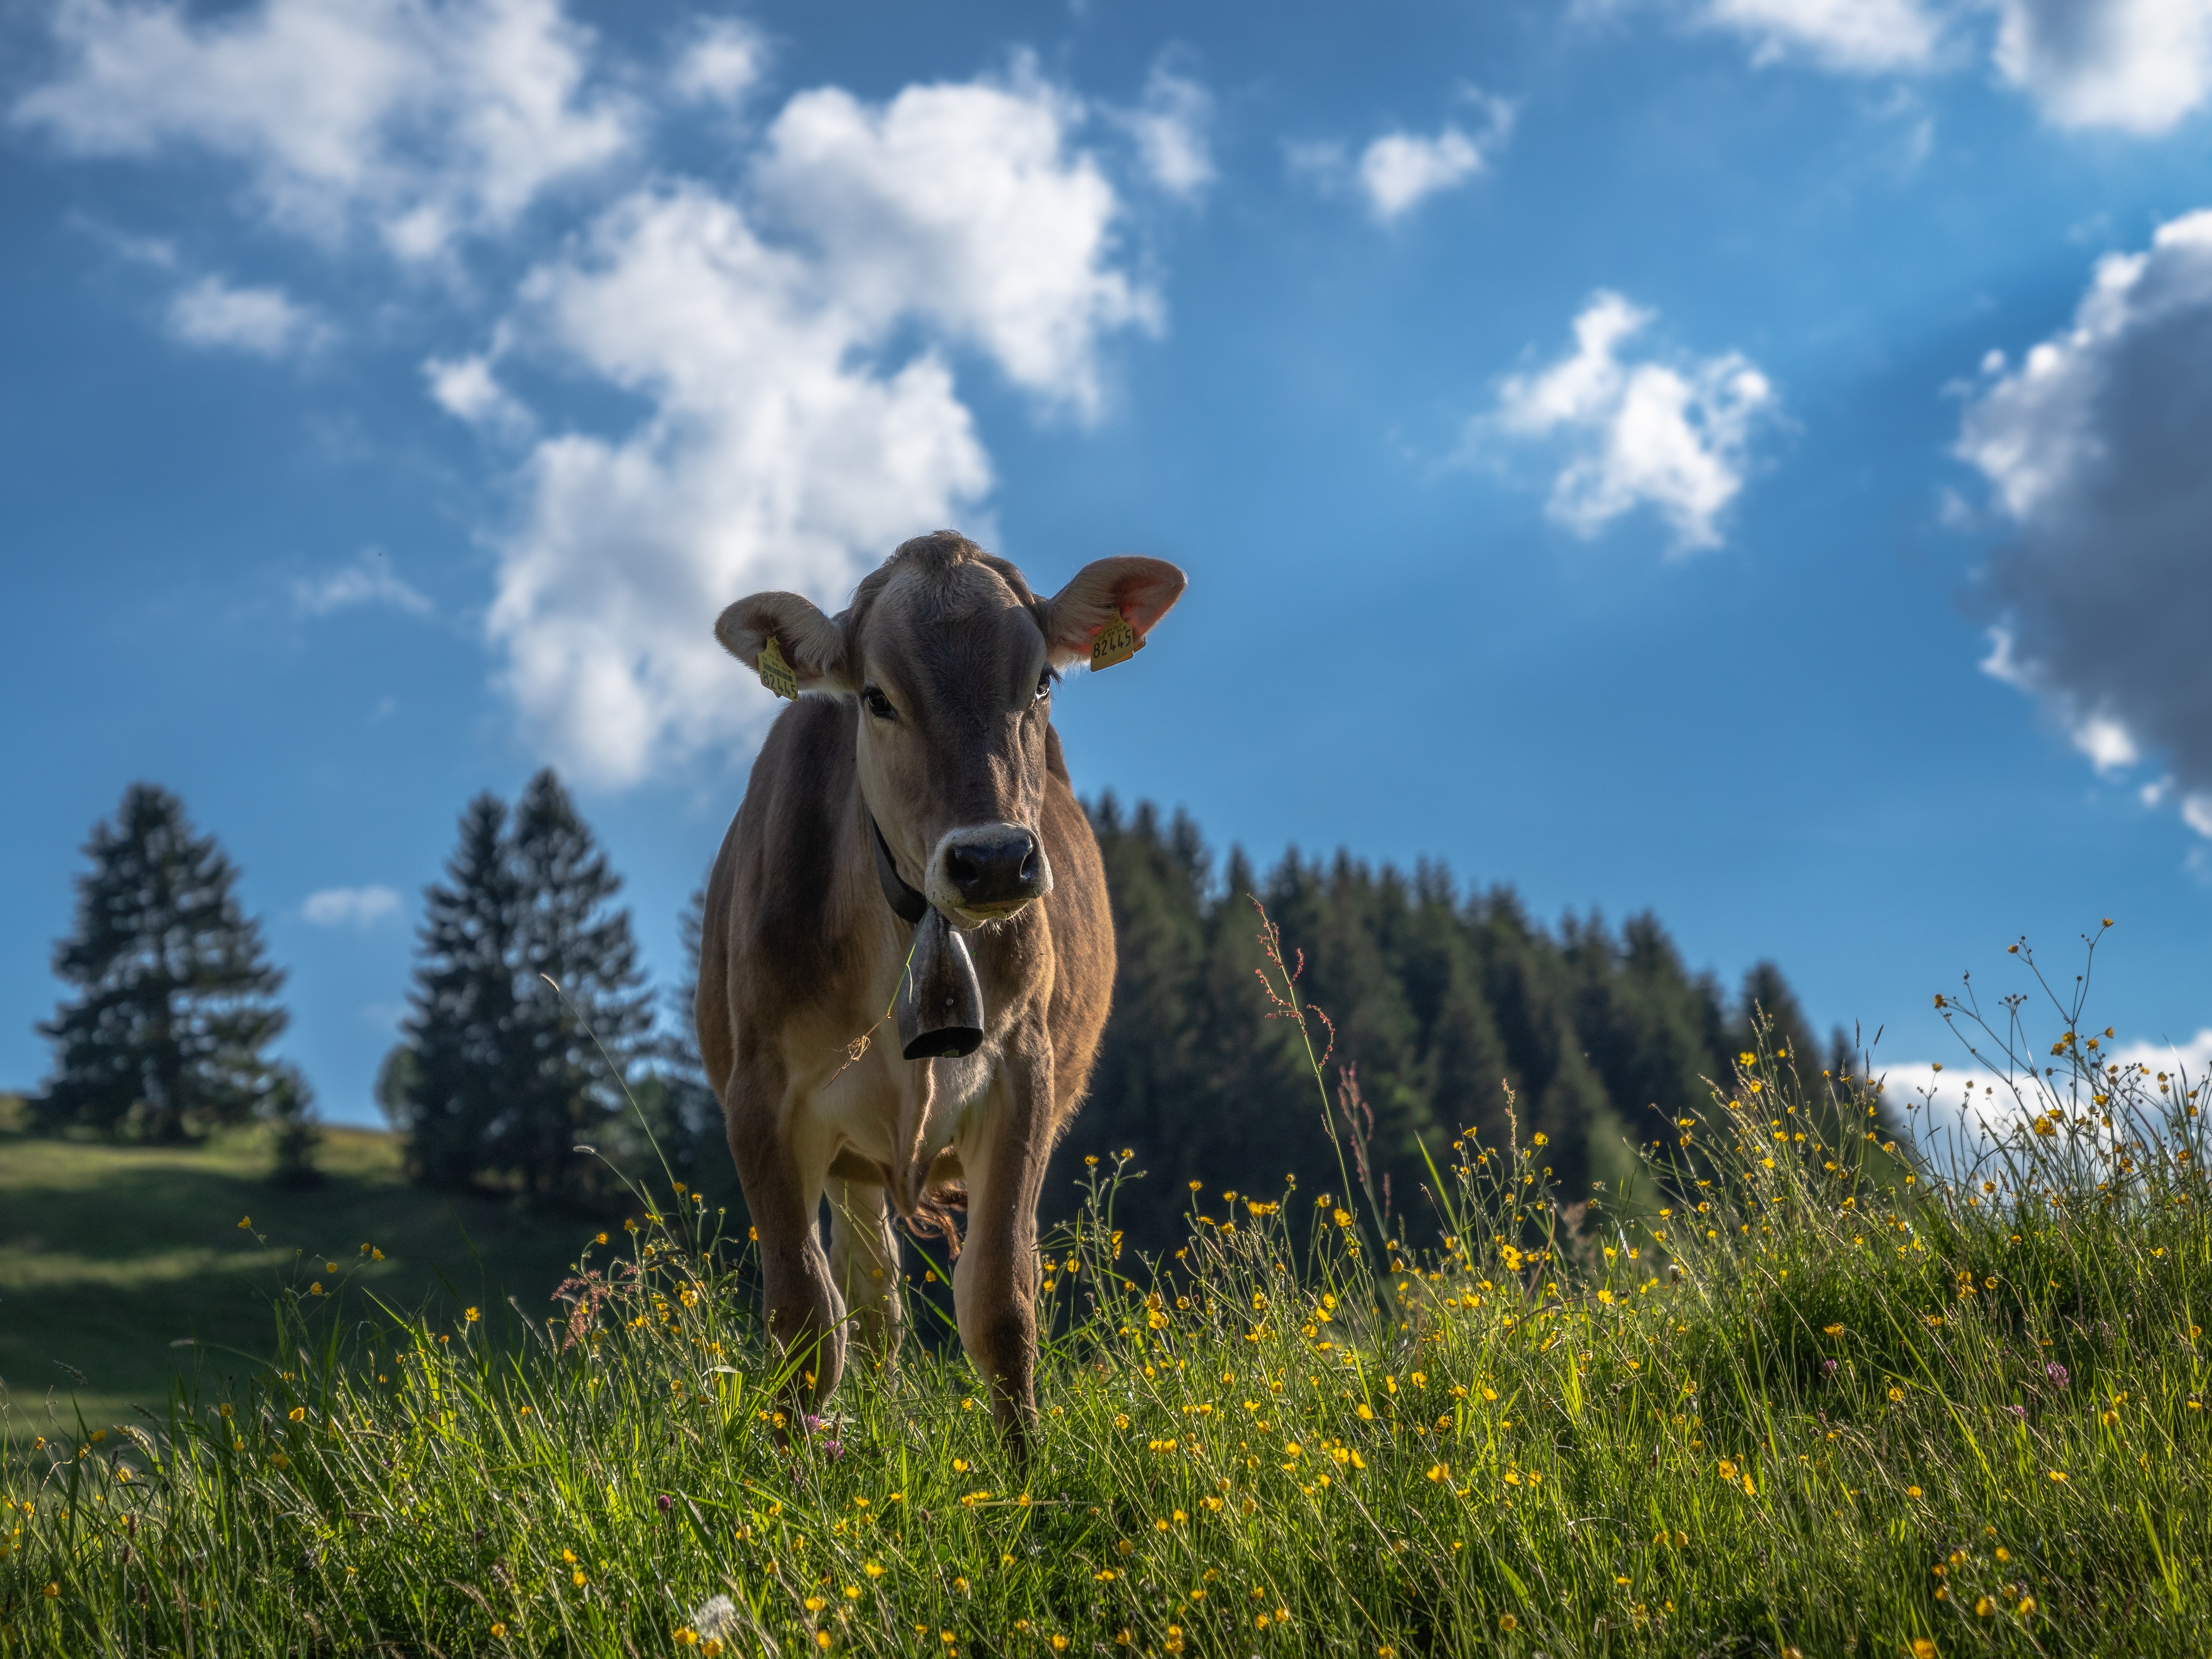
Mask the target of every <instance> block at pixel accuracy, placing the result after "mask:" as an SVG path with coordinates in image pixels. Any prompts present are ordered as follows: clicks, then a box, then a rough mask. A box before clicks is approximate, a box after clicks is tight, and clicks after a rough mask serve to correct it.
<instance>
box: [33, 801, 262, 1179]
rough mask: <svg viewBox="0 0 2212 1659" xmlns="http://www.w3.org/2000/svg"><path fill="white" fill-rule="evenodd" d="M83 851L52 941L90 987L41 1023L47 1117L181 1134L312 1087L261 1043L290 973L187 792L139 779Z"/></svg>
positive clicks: (117, 1131)
mask: <svg viewBox="0 0 2212 1659" xmlns="http://www.w3.org/2000/svg"><path fill="white" fill-rule="evenodd" d="M84 850H85V854H86V856H87V857H88V858H89V859H90V860H92V864H93V867H92V869H91V870H90V871H89V872H87V873H86V874H84V875H83V876H82V877H80V878H78V881H77V914H76V932H75V933H74V934H72V935H71V936H70V938H69V939H64V940H63V941H61V942H60V944H59V945H58V946H57V947H56V949H55V951H54V973H55V975H56V977H58V978H59V979H61V980H63V981H66V982H67V983H69V984H71V985H74V986H76V987H79V988H80V990H81V992H82V994H81V995H80V996H79V998H78V1000H76V1002H74V1003H72V1004H69V1005H66V1006H64V1007H62V1008H61V1009H60V1010H58V1012H57V1013H56V1014H55V1017H54V1018H52V1020H51V1021H48V1022H46V1024H42V1025H40V1028H39V1030H40V1032H41V1034H43V1035H44V1036H47V1037H49V1038H51V1039H52V1042H53V1044H54V1049H55V1071H54V1076H53V1079H52V1081H51V1082H50V1083H49V1084H48V1085H47V1086H46V1096H45V1098H44V1099H43V1100H42V1101H41V1102H40V1103H39V1106H38V1113H39V1117H40V1121H41V1122H42V1123H43V1124H44V1125H45V1126H46V1127H48V1128H59V1127H64V1126H67V1125H71V1124H81V1125H85V1126H88V1127H92V1128H94V1129H97V1130H99V1131H100V1132H101V1133H105V1134H108V1135H113V1136H118V1137H123V1136H127V1137H131V1138H135V1139H143V1140H149V1141H156V1142H164V1143H174V1142H179V1141H186V1140H194V1139H199V1138H201V1137H202V1136H204V1135H205V1134H207V1133H209V1132H210V1130H212V1129H215V1128H217V1127H222V1126H225V1125H228V1124H235V1123H240V1122H243V1121H246V1120H247V1119H249V1118H251V1117H252V1116H253V1115H255V1114H256V1113H257V1112H259V1111H262V1110H264V1109H265V1108H266V1107H267V1106H268V1105H269V1104H270V1102H271V1100H272V1099H273V1098H274V1097H276V1095H277V1094H278V1092H279V1091H283V1090H286V1089H297V1090H304V1085H303V1084H301V1083H300V1082H299V1079H297V1077H296V1074H294V1073H289V1070H287V1069H286V1068H283V1067H280V1066H277V1065H276V1064H275V1063H274V1062H272V1061H271V1060H269V1059H268V1058H267V1057H266V1055H265V1054H264V1052H263V1051H264V1048H266V1047H267V1046H268V1044H269V1043H270V1042H271V1041H272V1040H274V1039H275V1037H276V1036H277V1034H278V1033H279V1032H281V1031H282V1030H283V1029H284V1025H285V1018H286V1017H285V1013H284V1011H283V1008H281V1007H280V1006H277V1004H276V1001H275V1000H274V999H275V997H276V993H277V991H278V990H279V988H281V987H282V986H283V982H284V975H283V972H282V970H280V969H276V968H274V967H271V966H270V964H269V963H268V962H267V961H266V960H265V958H264V955H263V946H262V939H261V930H260V927H259V924H258V923H257V922H256V921H254V920H253V919H252V917H250V916H248V915H246V912H245V910H244V909H243V908H241V906H240V903H239V899H238V892H237V886H238V871H237V867H236V866H234V865H233V864H232V863H231V861H230V860H229V859H228V857H226V856H225V855H224V854H223V852H222V848H220V847H219V846H217V845H216V841H215V838H214V837H213V836H197V835H195V834H194V833H193V830H192V826H191V821H190V820H189V819H188V818H187V817H186V816H185V807H184V803H183V802H182V801H180V800H179V799H177V797H176V796H174V795H173V794H171V793H169V792H168V791H167V790H165V789H162V788H160V787H157V786H155V785H153V784H147V783H137V784H133V785H131V787H130V788H129V789H127V790H126V791H125V792H124V796H123V802H122V805H121V806H120V807H118V809H117V811H116V816H115V821H114V823H112V825H110V824H108V823H100V824H98V825H95V826H94V829H93V832H92V838H91V840H90V841H89V842H87V844H86V846H85V849H84Z"/></svg>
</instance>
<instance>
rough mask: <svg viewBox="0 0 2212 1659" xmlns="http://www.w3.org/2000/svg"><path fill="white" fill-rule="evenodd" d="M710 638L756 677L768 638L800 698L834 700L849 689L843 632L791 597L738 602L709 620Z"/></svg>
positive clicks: (757, 596)
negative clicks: (814, 694) (811, 695)
mask: <svg viewBox="0 0 2212 1659" xmlns="http://www.w3.org/2000/svg"><path fill="white" fill-rule="evenodd" d="M714 637H715V638H716V639H718V640H720V641H721V642H722V649H723V650H725V651H726V652H728V653H730V654H731V655H732V656H733V657H735V658H736V659H738V661H739V662H741V663H743V664H744V665H745V666H746V667H748V668H750V669H751V670H752V671H753V672H755V673H756V674H757V673H758V672H760V657H761V647H763V646H764V645H765V644H766V643H767V642H768V641H769V639H771V638H773V639H774V640H775V642H776V649H777V651H778V652H779V653H781V655H782V657H783V659H784V661H785V662H786V663H787V664H788V665H790V668H791V676H792V678H793V679H795V680H797V681H798V682H799V690H800V691H801V692H807V691H820V692H824V693H827V694H828V695H829V696H842V695H844V694H847V693H849V692H850V691H852V690H853V689H854V687H853V684H852V682H851V681H850V680H849V679H848V678H847V676H846V672H845V634H844V630H843V629H841V628H839V627H838V626H837V624H836V623H834V622H832V621H830V620H829V617H825V616H823V614H822V613H821V611H817V610H816V609H815V607H814V605H813V604H812V602H811V601H810V600H807V599H802V598H800V597H799V595H798V594H796V593H756V594H754V595H753V596H752V597H751V598H750V599H739V600H738V602H737V603H736V604H735V605H732V606H731V607H730V608H729V609H728V610H726V611H724V612H722V614H721V615H720V617H716V618H715V619H714Z"/></svg>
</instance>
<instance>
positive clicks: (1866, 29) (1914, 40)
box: [1704, 0, 1942, 74]
mask: <svg viewBox="0 0 2212 1659" xmlns="http://www.w3.org/2000/svg"><path fill="white" fill-rule="evenodd" d="M1704 18H1705V22H1706V23H1707V24H1709V25H1710V26H1711V27H1716V28H1723V29H1727V30H1729V31H1731V32H1733V33H1738V34H1743V35H1748V36H1749V37H1750V38H1751V40H1753V42H1754V43H1755V51H1754V54H1753V56H1754V60H1755V61H1757V62H1760V63H1771V62H1775V61H1777V60H1786V59H1789V58H1800V57H1802V58H1809V59H1811V60H1812V61H1813V62H1814V63H1816V64H1820V65H1821V66H1822V67H1823V68H1826V69H1834V70H1849V71H1853V72H1857V73H1861V74H1865V73H1874V72H1883V71H1891V70H1917V69H1924V68H1927V67H1928V66H1929V64H1931V63H1932V62H1933V61H1934V60H1935V58H1936V52H1937V48H1938V47H1939V46H1940V45H1941V43H1942V25H1941V23H1940V22H1939V21H1938V20H1937V18H1936V16H1935V15H1932V14H1931V12H1930V10H1929V8H1928V7H1927V6H1925V5H1923V4H1922V3H1920V0H1711V3H1709V4H1708V5H1707V6H1706V8H1705V14H1704Z"/></svg>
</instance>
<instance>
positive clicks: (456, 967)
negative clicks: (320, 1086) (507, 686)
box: [376, 791, 521, 1188]
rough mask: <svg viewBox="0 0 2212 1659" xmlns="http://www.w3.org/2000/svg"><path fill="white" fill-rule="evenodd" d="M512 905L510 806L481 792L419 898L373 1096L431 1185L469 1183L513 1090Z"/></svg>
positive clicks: (515, 902)
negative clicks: (397, 1038)
mask: <svg viewBox="0 0 2212 1659" xmlns="http://www.w3.org/2000/svg"><path fill="white" fill-rule="evenodd" d="M520 908H521V895H520V885H519V884H518V882H517V881H516V878H515V872H514V870H513V861H512V859H511V858H510V856H509V850H508V846H507V807H506V805H504V804H503V803H502V802H501V800H500V799H499V798H498V797H497V796H495V795H494V794H492V793H489V791H487V792H486V793H483V794H481V795H478V796H477V798H476V799H474V800H472V801H471V802H470V803H469V805H468V807H467V810H466V811H464V812H463V813H462V815H461V827H460V845H459V847H458V848H456V849H455V850H454V853H453V858H452V859H451V860H449V861H448V862H447V866H446V882H445V884H442V885H435V886H432V887H430V888H429V889H428V890H426V891H425V892H424V894H423V907H422V933H421V935H420V938H419V942H418V945H417V947H416V948H417V960H416V968H415V988H414V990H413V992H412V994H410V998H409V1001H410V1005H411V1007H410V1012H409V1014H408V1017H407V1019H406V1022H405V1024H404V1026H403V1028H402V1029H403V1030H404V1033H405V1036H404V1040H403V1042H401V1043H400V1045H399V1046H398V1048H394V1049H393V1050H392V1053H391V1054H388V1055H386V1058H385V1062H384V1068H383V1070H382V1072H381V1073H380V1074H379V1076H378V1078H377V1085H376V1091H377V1102H378V1103H379V1104H380V1106H381V1107H382V1108H383V1109H384V1111H385V1114H386V1116H388V1117H389V1118H390V1119H391V1120H392V1127H394V1128H396V1129H398V1130H399V1131H400V1132H401V1133H403V1134H404V1135H405V1137H406V1139H407V1164H408V1169H409V1172H410V1174H411V1175H413V1176H414V1177H415V1178H416V1180H417V1181H420V1182H423V1183H424V1184H426V1185H428V1186H432V1187H443V1188H465V1187H467V1186H468V1185H470V1184H471V1182H474V1181H475V1180H476V1179H477V1175H478V1174H479V1172H480V1171H482V1170H483V1169H484V1167H485V1165H486V1164H487V1162H488V1147H487V1141H488V1138H489V1134H490V1133H491V1127H492V1125H493V1124H494V1122H495V1121H497V1119H498V1117H499V1115H500V1113H501V1109H502V1107H503V1105H504V1103H506V1101H507V1098H508V1097H510V1095H511V1094H512V1093H513V1087H514V1081H515V1073H516V1071H517V1070H518V1068H517V1067H516V1066H514V1064H513V1060H512V1059H511V1050H512V1048H513V1045H514V1044H515V1042H517V1040H518V1038H519V1032H518V1030H517V1019H516V1007H515V987H514V974H515V963H514V956H515V942H514V941H515V928H516V920H517V916H518V914H519V912H520Z"/></svg>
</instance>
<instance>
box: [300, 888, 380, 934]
mask: <svg viewBox="0 0 2212 1659" xmlns="http://www.w3.org/2000/svg"><path fill="white" fill-rule="evenodd" d="M398 914H399V895H398V894H397V893H395V892H393V891H392V889H390V888H389V887H378V886H368V887H325V888H324V889H323V890H322V891H320V892H319V893H310V894H308V895H307V902H305V903H303V904H302V905H301V907H300V915H301V917H302V918H303V919H304V920H306V921H308V922H311V923H313V925H314V926H315V927H374V926H376V924H377V923H378V922H380V921H387V920H389V919H390V918H392V917H393V916H396V915H398Z"/></svg>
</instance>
